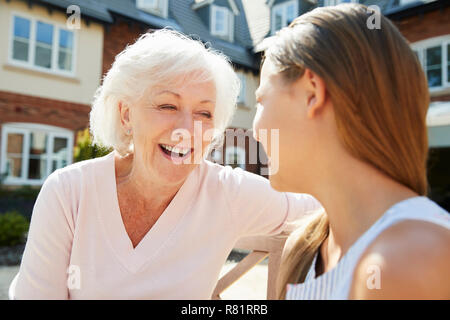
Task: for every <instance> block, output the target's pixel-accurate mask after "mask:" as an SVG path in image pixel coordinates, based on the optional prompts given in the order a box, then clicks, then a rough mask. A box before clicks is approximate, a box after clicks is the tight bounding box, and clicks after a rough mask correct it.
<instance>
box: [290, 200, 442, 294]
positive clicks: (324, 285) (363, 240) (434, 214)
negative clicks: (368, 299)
mask: <svg viewBox="0 0 450 320" xmlns="http://www.w3.org/2000/svg"><path fill="white" fill-rule="evenodd" d="M410 219H413V220H423V221H428V222H431V223H436V224H438V225H441V226H443V227H445V228H447V229H450V215H449V213H448V212H447V211H445V210H444V209H443V208H441V207H439V206H438V205H437V204H436V203H434V202H433V201H431V200H430V199H428V198H427V197H414V198H409V199H406V200H403V201H401V202H398V203H396V204H395V205H393V206H392V207H391V208H390V209H389V210H387V211H386V212H385V213H384V214H383V215H382V216H381V218H379V219H378V220H377V221H376V222H375V223H374V224H373V225H372V226H371V227H370V228H369V229H368V230H367V231H366V232H365V233H364V234H363V235H362V236H361V237H360V238H359V239H358V240H357V241H356V242H355V243H354V244H353V245H352V246H351V247H350V249H349V250H348V251H347V253H346V254H345V255H344V256H343V257H342V258H341V260H339V263H338V264H337V265H336V266H335V267H334V268H333V269H331V270H330V271H328V272H326V273H324V274H321V275H320V276H318V277H317V278H316V274H315V265H316V260H317V256H318V252H317V253H316V255H315V257H314V260H313V262H312V264H311V267H310V269H309V271H308V274H307V276H306V278H305V282H303V283H299V284H288V287H287V292H286V299H287V300H335V299H337V300H343V299H348V295H349V293H350V288H351V284H352V279H353V272H354V269H355V267H356V265H357V263H358V261H359V258H360V257H361V255H362V254H363V253H364V251H365V249H366V248H367V247H368V246H369V245H370V243H371V242H372V241H373V240H374V239H375V238H376V237H377V236H378V235H379V234H380V233H381V232H383V231H384V230H386V229H387V228H388V227H390V226H392V225H394V224H395V223H398V222H400V221H404V220H410ZM382 283H383V280H382V279H381V285H382Z"/></svg>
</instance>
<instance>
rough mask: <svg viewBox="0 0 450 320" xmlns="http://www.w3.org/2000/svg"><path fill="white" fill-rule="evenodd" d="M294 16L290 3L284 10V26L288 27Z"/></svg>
mask: <svg viewBox="0 0 450 320" xmlns="http://www.w3.org/2000/svg"><path fill="white" fill-rule="evenodd" d="M296 16H297V15H296V12H295V4H293V3H292V4H290V5H288V6H287V8H286V25H289V24H290V23H291V22H292V21H293V20H294V19H295V18H296Z"/></svg>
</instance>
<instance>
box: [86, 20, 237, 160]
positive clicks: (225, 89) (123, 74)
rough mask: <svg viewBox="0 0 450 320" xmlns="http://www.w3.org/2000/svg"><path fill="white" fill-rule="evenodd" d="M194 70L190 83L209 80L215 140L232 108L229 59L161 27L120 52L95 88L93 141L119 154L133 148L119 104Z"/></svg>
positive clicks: (234, 78)
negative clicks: (213, 95) (212, 89)
mask: <svg viewBox="0 0 450 320" xmlns="http://www.w3.org/2000/svg"><path fill="white" fill-rule="evenodd" d="M191 74H195V75H196V76H195V79H192V78H189V81H199V82H203V81H211V80H212V81H214V84H215V88H216V105H215V110H214V115H213V118H214V128H215V129H216V135H215V136H214V140H215V141H218V140H220V138H221V136H222V134H223V132H224V131H225V129H226V127H227V126H228V124H229V122H230V121H231V118H232V116H233V114H234V111H235V109H236V101H237V96H238V94H239V86H240V83H239V79H238V77H237V75H236V73H235V72H234V70H233V67H232V66H231V63H230V61H229V59H228V58H227V57H226V56H225V55H224V54H222V53H220V52H218V51H215V50H214V49H212V48H207V47H205V45H204V44H203V43H202V42H201V41H199V40H194V39H192V38H189V37H187V36H185V35H183V34H181V33H179V32H176V31H173V30H169V29H161V30H158V31H155V32H152V33H145V34H143V35H142V36H140V37H139V39H138V40H137V41H136V42H135V43H134V44H132V45H129V46H127V47H126V48H125V50H123V51H122V52H121V53H119V54H118V55H117V56H116V58H115V60H114V63H113V65H112V67H111V69H110V70H109V71H108V73H107V74H106V75H105V77H104V78H103V83H102V85H101V86H100V87H99V88H98V89H97V91H96V93H95V96H94V101H93V104H92V110H91V113H90V130H91V133H92V136H93V142H94V143H95V144H98V145H101V146H104V147H112V148H114V149H115V150H117V151H118V152H119V153H120V154H122V155H124V154H126V153H128V152H132V149H131V144H132V142H131V138H130V136H128V135H126V133H125V131H124V129H123V128H122V126H121V123H120V112H119V102H120V101H121V102H122V103H125V104H132V103H134V102H135V101H137V100H138V99H139V98H140V97H142V95H143V94H144V91H146V90H147V89H148V88H149V87H152V86H155V85H158V84H166V83H170V82H171V81H174V80H175V79H177V78H178V79H179V78H180V76H185V75H191Z"/></svg>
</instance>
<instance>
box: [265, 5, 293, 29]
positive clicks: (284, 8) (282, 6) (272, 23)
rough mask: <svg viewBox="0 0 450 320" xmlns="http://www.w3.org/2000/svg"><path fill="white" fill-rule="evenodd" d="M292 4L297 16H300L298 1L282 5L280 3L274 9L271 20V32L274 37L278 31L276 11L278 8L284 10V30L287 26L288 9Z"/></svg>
mask: <svg viewBox="0 0 450 320" xmlns="http://www.w3.org/2000/svg"><path fill="white" fill-rule="evenodd" d="M291 4H294V7H295V8H294V11H295V15H296V16H298V1H297V0H291V1H286V2H282V3H279V4H277V5H275V6H273V7H272V9H271V14H270V18H271V19H270V20H271V23H270V30H271V33H272V35H274V34H275V33H276V32H277V31H278V30H276V29H275V10H276V9H278V8H283V17H282V22H281V25H282V26H283V27H282V28H284V27H285V26H286V25H287V23H286V8H287V7H288V6H289V5H291Z"/></svg>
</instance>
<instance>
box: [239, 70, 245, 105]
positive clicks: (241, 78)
mask: <svg viewBox="0 0 450 320" xmlns="http://www.w3.org/2000/svg"><path fill="white" fill-rule="evenodd" d="M237 75H238V78H239V81H240V83H241V89H240V91H239V96H238V101H237V102H238V103H242V104H244V105H245V103H246V102H247V101H246V100H247V99H246V98H247V87H246V85H247V84H246V82H247V77H246V76H245V73H241V72H239V73H238V74H237ZM241 92H242V95H241V94H240V93H241Z"/></svg>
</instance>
